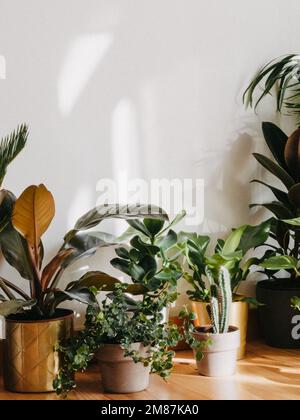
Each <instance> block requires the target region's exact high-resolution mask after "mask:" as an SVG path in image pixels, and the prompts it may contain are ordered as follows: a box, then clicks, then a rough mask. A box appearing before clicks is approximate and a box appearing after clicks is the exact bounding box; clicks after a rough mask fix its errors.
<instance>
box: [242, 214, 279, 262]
mask: <svg viewBox="0 0 300 420" xmlns="http://www.w3.org/2000/svg"><path fill="white" fill-rule="evenodd" d="M271 226H272V220H268V221H266V222H264V223H261V224H260V225H258V226H247V227H246V229H245V230H244V232H243V234H242V236H241V240H240V243H239V245H238V249H240V250H242V251H243V253H244V254H245V253H246V252H248V251H249V250H250V249H254V248H257V247H258V246H260V245H263V244H264V243H265V242H266V241H267V239H268V238H269V235H270V231H271Z"/></svg>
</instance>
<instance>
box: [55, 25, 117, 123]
mask: <svg viewBox="0 0 300 420" xmlns="http://www.w3.org/2000/svg"><path fill="white" fill-rule="evenodd" d="M113 39H114V38H113V35H112V34H110V33H107V34H86V35H81V36H80V37H78V38H77V39H76V40H75V41H74V42H73V44H72V46H71V47H70V49H69V52H68V54H67V56H66V58H65V61H64V64H63V68H62V70H61V74H60V76H59V80H58V102H59V109H60V111H61V113H62V114H63V115H64V116H68V115H70V113H71V112H72V110H73V108H74V107H75V105H76V102H77V101H78V99H79V97H80V95H81V94H82V93H83V91H84V89H85V88H86V86H87V84H88V82H89V80H90V79H91V77H92V76H93V74H94V73H95V71H96V70H97V67H98V65H99V64H100V62H101V61H102V60H103V58H104V57H105V55H106V54H107V52H108V51H109V49H110V48H111V46H112V44H113Z"/></svg>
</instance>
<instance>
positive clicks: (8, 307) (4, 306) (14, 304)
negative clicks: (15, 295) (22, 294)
mask: <svg viewBox="0 0 300 420" xmlns="http://www.w3.org/2000/svg"><path fill="white" fill-rule="evenodd" d="M35 303H36V302H35V301H34V300H31V301H29V302H26V301H25V300H19V299H16V300H8V301H4V302H2V303H0V315H1V316H4V317H7V316H9V315H14V314H17V313H19V312H22V311H23V310H24V309H25V308H28V307H32V306H34V305H35Z"/></svg>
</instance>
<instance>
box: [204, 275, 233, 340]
mask: <svg viewBox="0 0 300 420" xmlns="http://www.w3.org/2000/svg"><path fill="white" fill-rule="evenodd" d="M206 274H207V278H208V280H209V282H210V292H211V299H210V306H209V307H208V314H209V317H210V320H211V324H212V327H213V332H214V334H226V333H228V330H229V320H230V309H231V305H232V291H231V279H230V273H229V271H228V270H227V268H226V267H221V268H220V269H219V270H218V273H216V274H215V273H213V272H212V271H211V270H209V269H207V272H206Z"/></svg>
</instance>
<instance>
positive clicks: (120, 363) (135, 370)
mask: <svg viewBox="0 0 300 420" xmlns="http://www.w3.org/2000/svg"><path fill="white" fill-rule="evenodd" d="M132 350H134V351H137V352H138V353H139V354H140V355H141V356H142V357H146V356H147V349H146V348H145V347H144V346H143V345H142V344H141V343H136V344H133V345H132ZM97 360H98V363H99V366H100V373H101V377H102V385H103V388H104V390H105V391H106V392H109V393H112V394H132V393H135V392H141V391H144V390H145V389H147V388H148V386H149V381H150V367H145V366H144V365H143V364H142V363H134V361H133V360H132V358H131V357H125V356H124V350H123V349H122V348H121V346H120V345H118V344H105V345H104V346H103V347H102V348H101V349H100V350H99V352H98V353H97Z"/></svg>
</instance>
